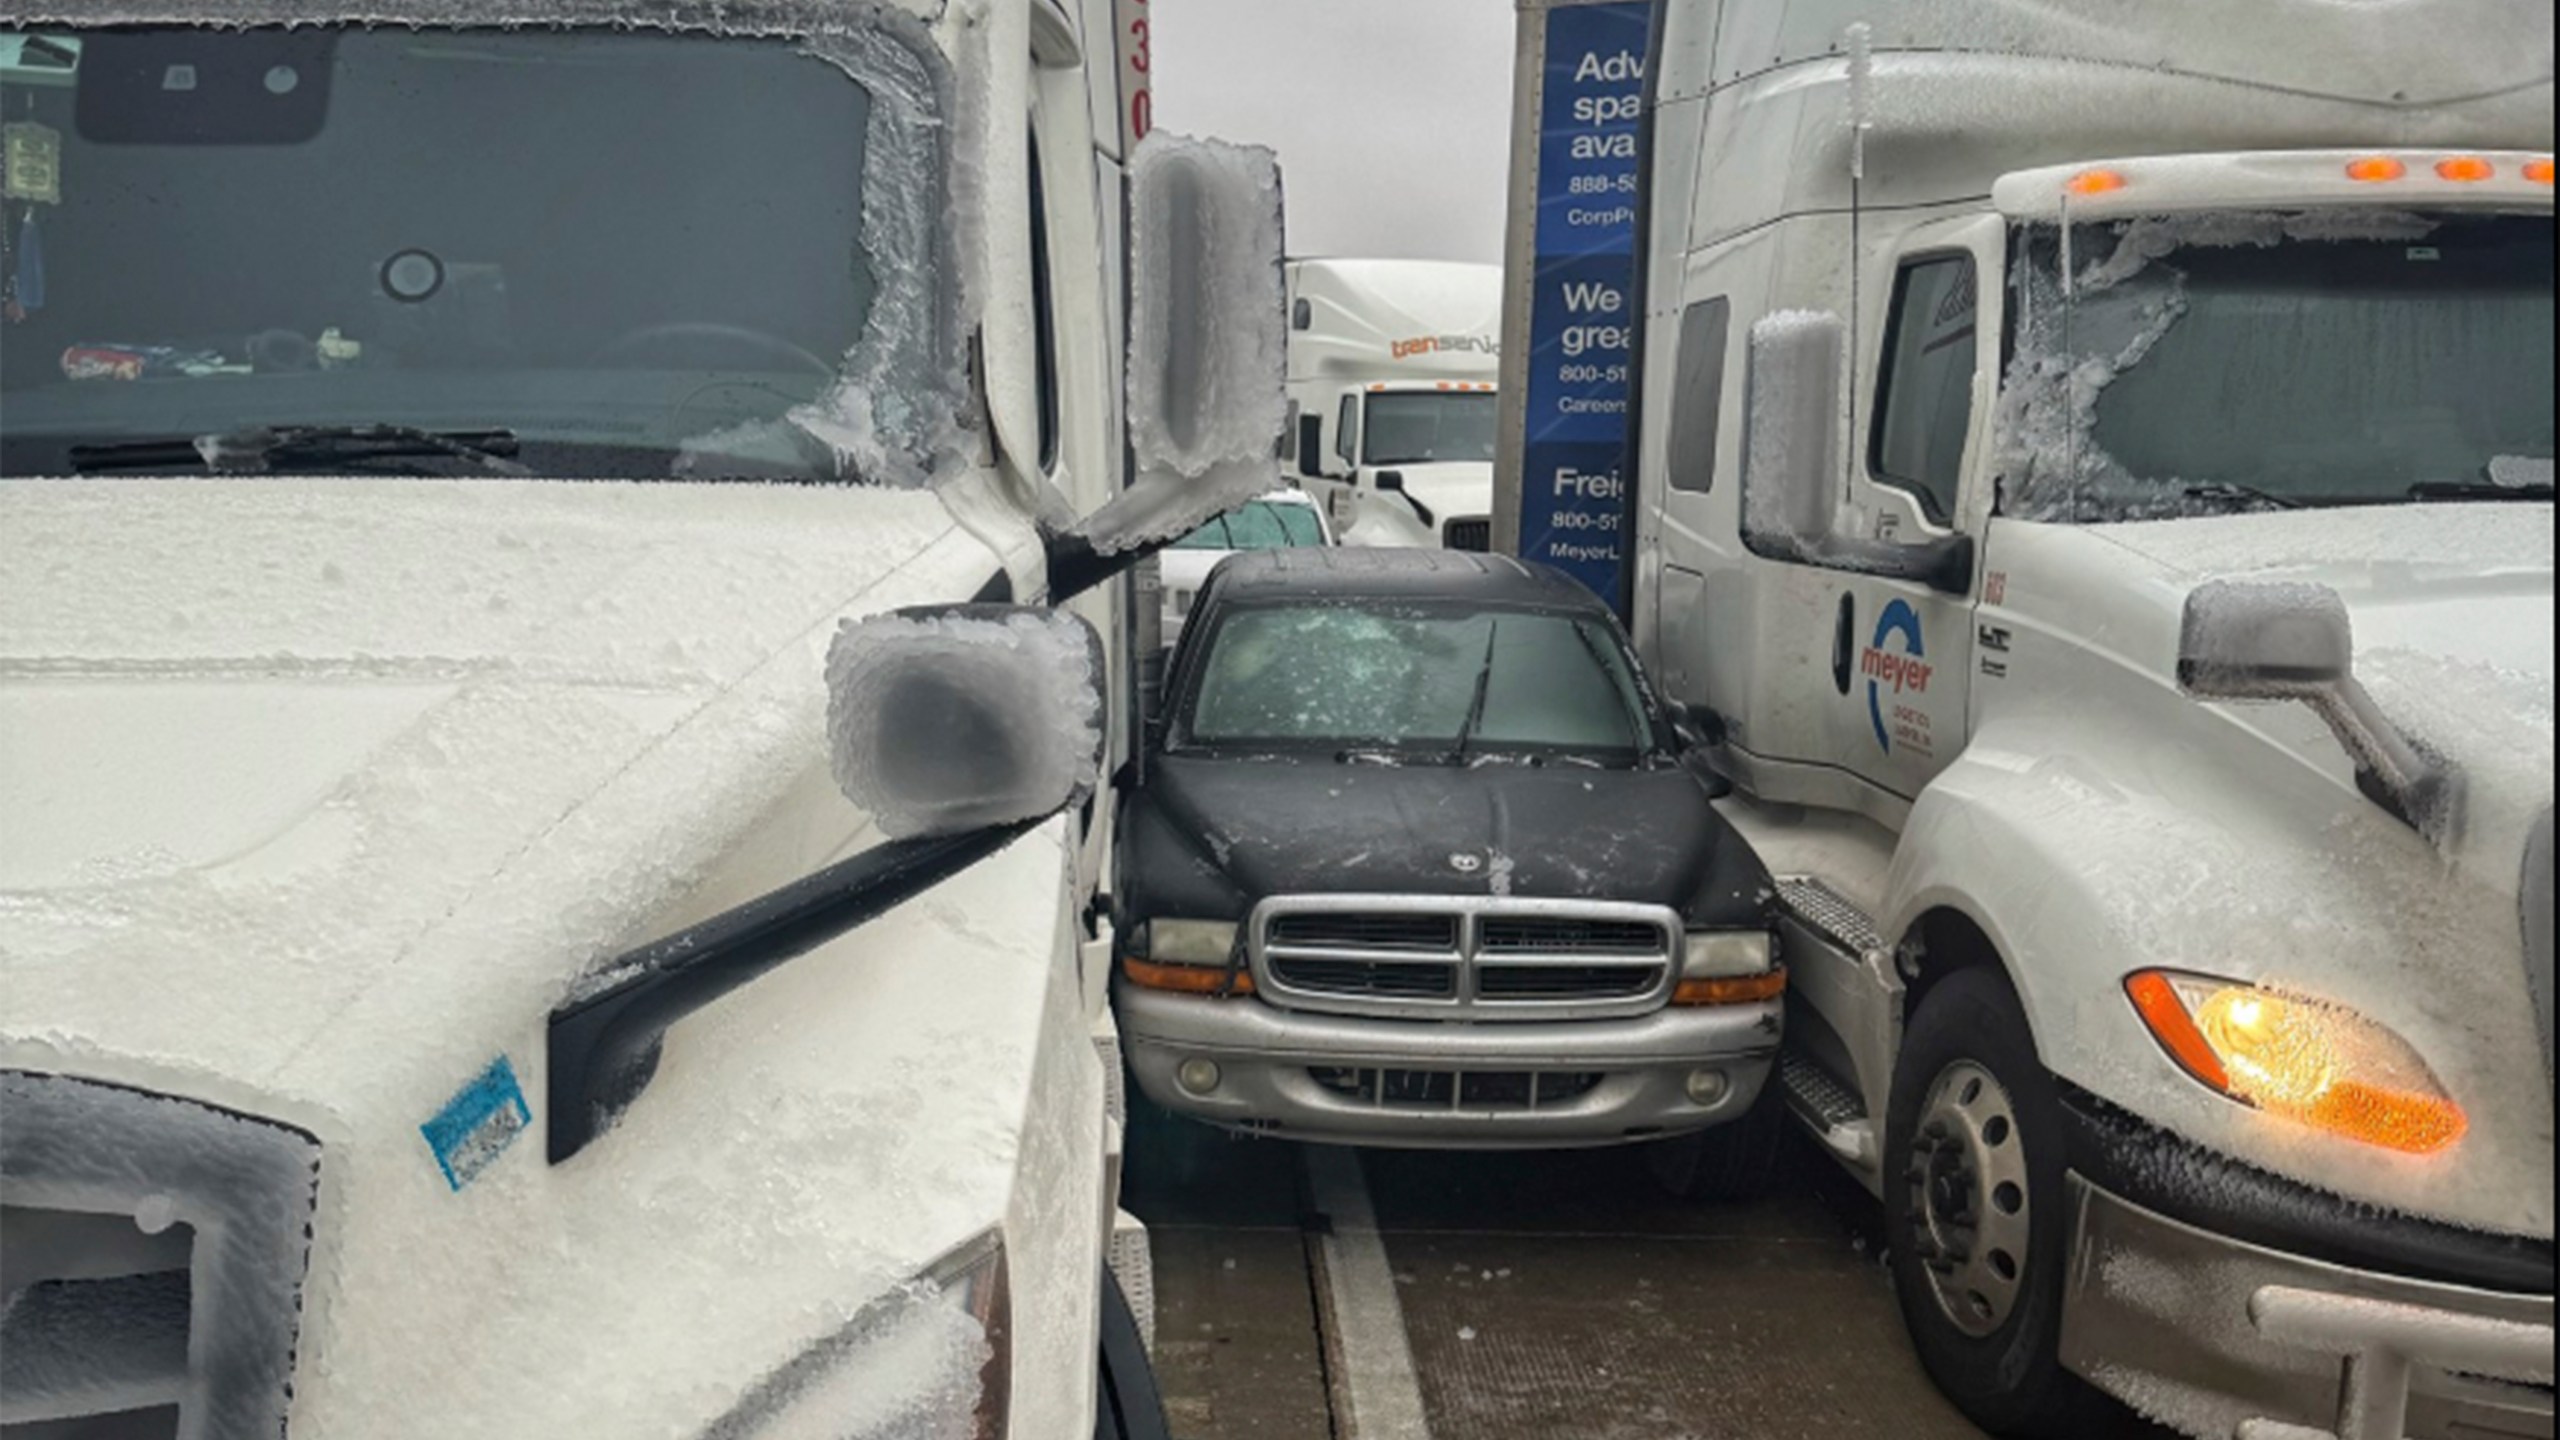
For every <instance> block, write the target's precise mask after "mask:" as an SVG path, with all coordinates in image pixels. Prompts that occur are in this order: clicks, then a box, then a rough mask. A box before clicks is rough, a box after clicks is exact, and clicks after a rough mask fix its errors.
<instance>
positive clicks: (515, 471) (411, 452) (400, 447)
mask: <svg viewBox="0 0 2560 1440" xmlns="http://www.w3.org/2000/svg"><path fill="white" fill-rule="evenodd" d="M519 448H520V447H519V445H518V442H517V440H516V435H515V432H514V431H512V430H421V429H418V428H416V427H415V426H410V425H279V426H275V427H272V428H261V429H255V430H235V431H232V432H230V433H229V434H223V435H200V436H196V437H194V438H192V439H182V440H136V441H128V442H123V443H119V444H114V445H74V446H72V447H71V452H70V455H69V457H68V458H69V461H70V467H71V472H72V473H73V474H75V475H97V474H102V473H105V472H108V471H114V470H168V469H175V468H178V467H182V466H201V467H202V468H203V469H204V470H205V471H207V472H208V473H210V474H215V475H263V474H271V473H274V472H277V471H293V470H310V469H313V468H327V467H329V466H332V465H361V464H365V463H367V462H370V461H376V460H413V459H424V458H433V457H445V458H451V459H455V460H460V461H463V462H465V463H467V464H469V465H471V466H473V467H475V468H477V469H480V470H483V471H486V472H488V473H490V474H493V475H530V474H532V473H533V472H532V471H530V470H528V469H526V468H525V467H524V466H522V465H518V464H516V463H515V462H514V460H513V458H512V457H513V456H514V455H515V454H516V453H517V452H518V450H519Z"/></svg>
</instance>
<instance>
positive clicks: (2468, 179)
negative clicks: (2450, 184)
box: [2436, 155, 2498, 185]
mask: <svg viewBox="0 0 2560 1440" xmlns="http://www.w3.org/2000/svg"><path fill="white" fill-rule="evenodd" d="M2436 173H2437V174H2438V175H2441V176H2443V177H2444V178H2445V179H2447V180H2452V181H2455V182H2457V183H2460V184H2464V185H2476V184H2478V183H2480V182H2481V181H2483V180H2495V179H2497V178H2498V167H2497V166H2495V165H2492V164H2490V163H2489V162H2488V161H2486V160H2483V159H2481V158H2480V157H2479V156H2477V155H2457V156H2455V157H2454V158H2452V159H2450V160H2439V161H2437V162H2436Z"/></svg>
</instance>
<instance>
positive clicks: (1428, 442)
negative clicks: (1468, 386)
mask: <svg viewBox="0 0 2560 1440" xmlns="http://www.w3.org/2000/svg"><path fill="white" fill-rule="evenodd" d="M1498 398H1499V397H1497V396H1495V395H1494V394H1493V393H1492V392H1490V391H1484V390H1472V391H1450V392H1446V393H1443V392H1440V391H1411V392H1406V393H1392V392H1390V393H1386V394H1379V395H1372V396H1370V397H1369V412H1368V423H1367V426H1366V428H1365V430H1364V431H1363V441H1362V445H1363V453H1364V457H1365V458H1364V459H1363V461H1362V463H1364V464H1368V465H1441V464H1473V465H1490V464H1492V463H1493V435H1494V410H1495V407H1496V403H1497V401H1498Z"/></svg>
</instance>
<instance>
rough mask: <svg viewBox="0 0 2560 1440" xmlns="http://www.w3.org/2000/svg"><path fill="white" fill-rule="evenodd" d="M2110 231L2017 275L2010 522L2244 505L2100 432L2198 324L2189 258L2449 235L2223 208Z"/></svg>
mask: <svg viewBox="0 0 2560 1440" xmlns="http://www.w3.org/2000/svg"><path fill="white" fill-rule="evenodd" d="M2110 228H2111V229H2112V231H2113V234H2112V239H2113V242H2114V244H2113V248H2112V249H2111V250H2110V251H2109V252H2108V253H2107V254H2105V255H2104V256H2099V257H2086V256H2081V255H2078V254H2076V253H2074V246H2075V241H2076V239H2077V238H2078V237H2079V236H2081V235H2084V234H2086V233H2088V232H2087V231H2086V230H2069V229H2066V230H2063V231H2061V232H2060V233H2059V249H2060V259H2059V263H2058V264H2039V263H2030V264H2024V265H2021V266H2019V267H2017V268H2018V273H2017V276H2016V278H2015V280H2014V282H2013V289H2012V295H2011V300H2012V304H2013V305H2014V306H2015V307H2016V310H2017V315H2016V317H2015V329H2016V334H2017V342H2016V351H2015V355H2014V357H2013V358H2012V359H2011V361H2010V363H2009V371H2008V375H2007V377H2006V379H2005V380H2004V382H2003V384H2002V387H2001V393H2000V404H1999V410H1998V413H1997V416H1996V418H1995V433H1996V440H1995V443H1996V445H1997V446H1998V458H1999V464H2000V467H2001V474H2002V475H2003V477H2004V482H2003V492H2002V497H2001V500H2002V509H2003V511H2004V513H2006V514H2009V515H2013V516H2016V517H2019V518H2021V519H2029V520H2048V521H2068V520H2083V521H2085V520H2091V519H2099V518H2105V519H2171V518H2177V517H2180V516H2184V515H2193V514H2226V513H2228V512H2229V511H2230V509H2231V503H2230V501H2231V496H2230V495H2229V494H2227V493H2219V492H2221V491H2223V490H2224V489H2225V487H2224V486H2223V483H2222V482H2223V477H2219V476H2210V475H2198V476H2178V475H2139V474H2136V473H2134V471H2133V470H2131V469H2130V468H2128V467H2127V466H2126V465H2125V464H2124V463H2123V462H2122V461H2121V460H2120V459H2118V458H2117V457H2116V456H2114V455H2112V454H2109V453H2108V452H2107V450H2106V448H2105V447H2104V446H2103V445H2102V444H2100V443H2099V440H2098V435H2097V432H2098V420H2099V416H2098V407H2099V404H2100V402H2101V401H2102V400H2103V399H2104V398H2105V396H2106V393H2107V391H2108V389H2109V388H2110V387H2112V386H2114V385H2115V384H2117V383H2118V382H2119V381H2120V380H2122V379H2123V378H2124V377H2125V376H2126V375H2128V374H2130V373H2132V372H2133V371H2134V370H2135V369H2136V368H2137V367H2139V366H2140V365H2142V364H2143V362H2144V361H2145V360H2147V359H2149V358H2150V356H2151V354H2152V352H2153V351H2154V350H2155V349H2157V348H2158V347H2159V345H2160V344H2161V342H2162V341H2163V340H2165V339H2167V338H2168V337H2169V336H2170V335H2171V334H2172V333H2173V332H2174V331H2176V329H2177V328H2178V325H2179V323H2180V322H2181V321H2183V320H2185V319H2186V317H2187V313H2188V293H2187V277H2186V274H2185V272H2184V271H2182V270H2180V269H2179V268H2178V266H2177V264H2176V257H2177V255H2178V254H2179V252H2181V251H2184V250H2195V249H2236V248H2239V247H2243V246H2248V247H2255V248H2258V249H2273V248H2275V247H2278V246H2282V245H2287V244H2317V243H2323V242H2341V241H2360V240H2361V241H2380V240H2397V241H2418V240H2423V239H2425V238H2426V237H2427V236H2428V235H2430V234H2432V233H2433V232H2434V231H2435V229H2436V224H2435V222H2433V221H2430V220H2428V219H2426V218H2424V217H2421V216H2417V215H2410V214H2404V213H2399V212H2391V211H2382V212H2355V211H2335V212H2319V213H2308V214H2278V213H2256V212H2240V211H2216V212H2209V213H2204V214H2195V215H2181V216H2172V217H2154V218H2147V219H2139V220H2130V221H2125V222H2122V223H2119V224H2116V225H2114V226H2112V227H2110ZM2041 233H2042V234H2043V235H2046V236H2052V235H2054V234H2055V232H2053V231H2052V230H2050V229H2047V230H2044V231H2042V232H2041ZM2199 491H2202V492H2205V493H2197V492H2199Z"/></svg>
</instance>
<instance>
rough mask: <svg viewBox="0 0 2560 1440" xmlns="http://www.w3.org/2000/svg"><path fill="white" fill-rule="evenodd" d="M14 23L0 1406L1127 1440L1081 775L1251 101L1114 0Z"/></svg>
mask: <svg viewBox="0 0 2560 1440" xmlns="http://www.w3.org/2000/svg"><path fill="white" fill-rule="evenodd" d="M7 26H8V29H7V30H6V31H5V39H6V42H7V43H6V45H5V46H0V62H4V63H0V101H5V104H4V105H0V109H5V112H6V114H7V117H8V127H7V128H8V135H7V149H8V153H7V163H8V175H7V180H8V184H7V187H6V200H7V214H6V217H5V218H6V221H7V229H8V231H9V234H10V237H11V238H10V241H9V245H8V247H7V254H6V257H5V258H6V262H7V263H6V269H5V273H0V280H5V283H6V289H7V316H6V324H7V339H6V349H5V351H0V372H4V373H0V380H5V385H0V390H4V391H5V395H6V401H5V411H4V412H0V415H4V417H5V418H0V474H5V475H6V477H7V479H6V480H5V482H0V1244H5V1247H6V1255H7V1262H6V1269H5V1285H6V1295H5V1298H4V1299H0V1431H5V1432H6V1434H7V1435H8V1436H10V1437H11V1440H17V1437H19V1436H21V1435H25V1436H28V1437H42V1436H60V1435H71V1434H78V1435H82V1436H89V1437H99V1440H160V1437H173V1436H185V1437H190V1440H196V1437H202V1440H252V1437H255V1440H274V1437H277V1436H279V1435H285V1436H293V1437H320V1436H325V1437H329V1440H366V1437H413V1436H421V1435H435V1436H452V1437H524V1436H561V1437H566V1436H598V1437H605V1436H610V1437H616V1440H626V1437H665V1440H679V1437H723V1440H727V1437H786V1436H821V1435H823V1436H828V1437H844V1440H916V1437H923V1436H933V1437H937V1440H939V1437H951V1440H1001V1437H1006V1436H1010V1437H1012V1440H1068V1437H1081V1436H1085V1435H1095V1436H1098V1437H1102V1440H1165V1434H1166V1431H1165V1428H1164V1420H1163V1416H1162V1413H1161V1407H1160V1406H1159V1405H1158V1403H1157V1401H1156V1397H1155V1392H1154V1386H1153V1382H1152V1379H1151V1378H1150V1375H1149V1371H1148V1365H1147V1360H1146V1355H1145V1349H1144V1343H1143V1334H1144V1330H1145V1324H1146V1316H1147V1312H1148V1308H1149V1307H1148V1299H1147V1293H1146V1292H1147V1288H1148V1283H1149V1266H1148V1262H1147V1257H1146V1245H1145V1237H1144V1232H1143V1231H1142V1230H1140V1229H1138V1228H1137V1227H1136V1226H1135V1222H1133V1221H1130V1220H1128V1219H1127V1217H1125V1216H1122V1215H1119V1213H1118V1208H1117V1202H1118V1184H1119V1168H1120V1167H1119V1155H1120V1149H1121V1141H1120V1132H1121V1124H1122V1120H1121V1112H1120V1107H1119V1104H1118V1101H1117V1098H1116V1097H1117V1095H1118V1091H1119V1070H1120V1066H1119V1061H1118V1054H1117V1042H1116V1039H1115V1037H1114V1032H1113V1031H1112V1028H1111V1025H1110V1020H1109V1014H1108V1010H1107V1007H1106V1004H1105V987H1106V985H1107V981H1108V971H1109V968H1110V964H1111V959H1112V955H1113V949H1114V947H1113V939H1112V936H1111V934H1110V931H1109V925H1108V922H1107V920H1106V919H1105V918H1104V917H1103V914H1102V911H1101V907H1099V906H1098V905H1097V903H1096V901H1097V897H1098V896H1099V895H1101V894H1103V893H1105V892H1106V891H1107V890H1108V888H1109V883H1108V880H1107V877H1106V875H1105V867H1106V866H1107V864H1108V857H1109V856H1110V854H1111V851H1112V842H1111V837H1110V835H1109V833H1108V832H1109V829H1110V825H1111V817H1112V816H1113V814H1114V811H1115V808H1116V807H1115V806H1114V804H1113V803H1112V800H1111V797H1110V796H1109V795H1108V794H1107V793H1104V792H1103V788H1102V787H1103V786H1104V785H1105V784H1106V783H1107V782H1104V781H1102V780H1101V779H1099V778H1098V777H1100V776H1102V775H1104V774H1107V773H1109V771H1110V769H1111V768H1112V766H1113V765H1114V764H1116V763H1117V757H1120V756H1124V755H1125V754H1126V753H1127V747H1128V746H1129V744H1130V743H1131V741H1132V737H1133V736H1134V735H1135V734H1136V733H1137V731H1138V730H1139V728H1140V727H1139V724H1138V721H1137V719H1136V717H1135V716H1134V715H1133V714H1132V701H1131V697H1132V696H1133V695H1134V679H1133V664H1134V657H1133V655H1132V646H1131V643H1130V639H1129V632H1130V626H1131V624H1132V622H1133V619H1134V615H1133V609H1132V602H1131V600H1130V598H1129V594H1128V590H1127V587H1126V586H1125V585H1123V584H1121V583H1118V582H1119V579H1120V577H1121V575H1122V572H1123V571H1124V569H1125V567H1126V566H1127V565H1128V564H1129V563H1131V562H1132V561H1134V560H1135V559H1137V558H1138V557H1141V556H1143V555H1145V554H1146V553H1148V552H1149V550H1150V549H1151V548H1152V547H1154V546H1156V545H1160V544H1162V543H1165V542H1168V541H1170V540H1171V539H1173V538H1174V537H1176V536H1178V535H1181V534H1183V533H1185V532H1187V531H1189V530H1191V529H1192V528H1194V527H1195V526H1197V525H1198V524H1200V523H1201V522H1202V521H1204V520H1206V519H1208V518H1210V517H1211V516H1212V515H1215V514H1217V513H1219V512H1220V511H1222V510H1224V509H1226V508H1228V507H1229V506H1231V505H1233V504H1235V503H1238V502H1240V501H1241V500H1243V499H1244V498H1246V497H1248V496H1251V495H1255V494H1259V493H1262V492H1263V491H1266V490H1268V489H1270V488H1272V487H1273V486H1274V485H1276V484H1277V483H1278V480H1279V475H1278V473H1277V468H1276V466H1275V464H1274V462H1273V459H1272V456H1273V453H1274V450H1275V448H1276V446H1277V443H1278V440H1279V438H1280V434H1281V429H1282V425H1281V422H1282V418H1283V416H1284V414H1285V399H1284V396H1283V392H1282V387H1281V379H1282V355H1283V345H1284V336H1283V332H1282V326H1281V324H1280V314H1281V310H1280V295H1281V268H1280V267H1281V260H1282V253H1281V238H1280V237H1281V233H1282V230H1281V223H1280V214H1279V187H1278V173H1277V168H1276V165H1275V164H1274V163H1273V162H1272V160H1271V157H1270V156H1269V155H1268V154H1267V152H1259V151H1244V150H1237V149H1233V148H1229V147H1222V146H1216V145H1212V144H1206V143H1200V142H1187V141H1177V140H1173V139H1171V138H1169V137H1164V138H1156V139H1150V140H1147V141H1146V142H1145V143H1143V144H1141V143H1138V142H1137V141H1136V139H1135V138H1134V136H1132V135H1131V134H1129V133H1127V131H1126V130H1125V129H1124V127H1123V125H1122V124H1121V123H1119V121H1118V119H1117V118H1116V117H1117V116H1119V115H1122V114H1127V113H1141V114H1142V113H1143V112H1142V109H1141V110H1140V111H1136V112H1132V111H1130V110H1129V108H1128V107H1127V106H1125V105H1124V104H1123V101H1122V99H1121V96H1120V87H1119V85H1118V84H1117V82H1116V78H1115V77H1116V74H1117V71H1118V68H1119V64H1120V54H1119V47H1118V45H1117V44H1116V43H1115V40H1114V38H1113V37H1114V35H1115V32H1116V31H1117V30H1118V29H1119V26H1118V24H1117V21H1116V19H1115V12H1114V7H1113V6H1112V5H1110V4H1107V3H1103V0H1089V3H1082V4H1079V3H1076V0H1063V3H1062V0H949V3H947V4H946V3H944V0H897V3H884V4H869V3H858V0H843V3H812V0H787V3H786V0H774V3H765V0H734V3H730V4H727V5H722V6H712V7H699V6H691V5H663V6H661V5H642V6H633V5H619V4H617V5H604V4H597V3H589V0H533V3H515V4H507V5H495V4H492V5H487V6H481V5H477V4H473V3H455V0H437V3H420V4H416V5H408V6H404V5H402V4H399V3H396V0H395V3H392V4H388V5H367V6H364V7H361V9H360V10H356V9H351V10H346V11H339V12H327V11H324V10H320V9H315V8H314V7H312V6H310V5H305V4H282V3H279V4H274V5H262V4H240V5H227V6H223V7H220V13H219V14H218V15H217V14H214V13H212V12H211V11H209V10H208V9H207V8H206V7H202V6H197V5H191V4H144V5H142V6H139V7H137V6H135V5H133V4H129V3H117V4H91V3H88V0H46V3H41V4H38V5H36V6H33V7H26V6H21V7H18V10H17V12H16V13H13V15H12V16H11V17H10V18H9V20H8V21H7ZM1124 237H1126V238H1125V239H1124ZM1177 261H1178V262H1179V263H1176V262H1177ZM1124 337H1125V345H1124ZM1124 396H1125V402H1124ZM1132 456H1134V459H1135V470H1134V471H1132V470H1131V469H1130V465H1129V457H1132ZM831 782H832V783H831Z"/></svg>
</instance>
